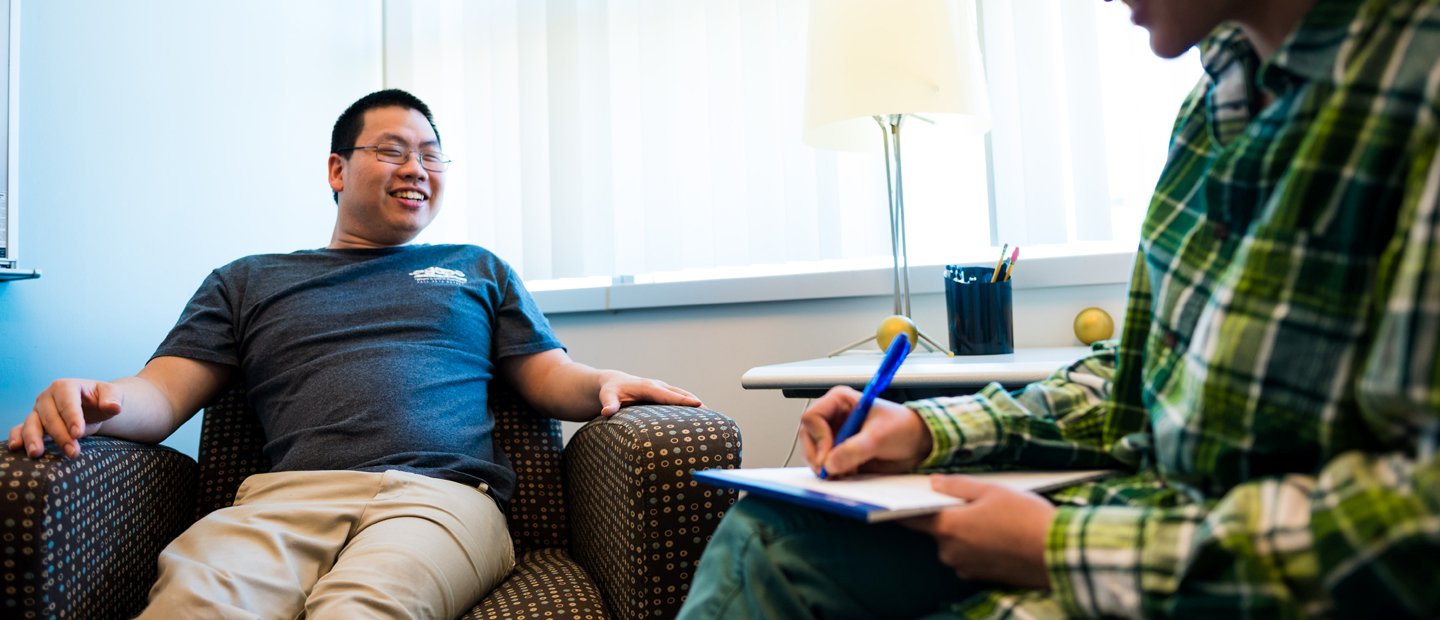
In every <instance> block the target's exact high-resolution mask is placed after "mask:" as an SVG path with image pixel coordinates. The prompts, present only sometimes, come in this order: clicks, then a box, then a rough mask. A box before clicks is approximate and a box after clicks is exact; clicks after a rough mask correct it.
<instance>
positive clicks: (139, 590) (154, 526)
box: [0, 437, 196, 619]
mask: <svg viewBox="0 0 1440 620" xmlns="http://www.w3.org/2000/svg"><path fill="white" fill-rule="evenodd" d="M46 448H47V450H48V451H47V453H46V454H45V456H44V457H42V458H40V459H31V458H30V457H28V456H25V455H24V454H21V453H15V452H10V451H9V450H0V618H17V619H18V618H26V619H28V618H121V617H126V618H128V617H131V616H134V615H135V614H137V613H139V612H140V609H141V608H143V607H144V605H145V596H146V594H147V593H148V592H149V590H150V584H151V583H152V582H154V581H155V572H156V564H155V558H156V557H157V556H159V555H160V550H161V549H162V548H164V547H165V545H166V544H168V543H169V542H170V540H171V539H172V538H174V537H175V536H177V535H179V534H180V532H181V531H184V529H185V528H186V527H189V525H190V521H191V517H192V516H193V514H194V512H193V510H192V506H194V502H195V495H194V489H195V475H196V472H195V462H194V461H192V460H190V457H188V456H185V455H184V454H181V453H179V452H176V451H174V450H171V449H169V448H165V447H161V446H149V445H141V444H136V443H131V442H128V441H121V440H118V439H107V438H98V437H96V438H88V439H84V440H81V452H80V456H79V457H78V458H76V459H73V460H72V459H63V458H61V457H60V456H59V452H58V450H56V448H55V446H54V445H47V446H46Z"/></svg>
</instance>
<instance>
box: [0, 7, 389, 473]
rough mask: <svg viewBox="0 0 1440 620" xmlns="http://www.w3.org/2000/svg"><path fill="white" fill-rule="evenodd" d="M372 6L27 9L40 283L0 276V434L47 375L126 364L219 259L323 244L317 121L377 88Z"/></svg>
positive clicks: (114, 371)
mask: <svg viewBox="0 0 1440 620" xmlns="http://www.w3.org/2000/svg"><path fill="white" fill-rule="evenodd" d="M379 5H380V2H379V0H363V1H361V0H307V1H305V2H293V1H290V0H232V1H228V2H208V1H207V2H194V1H191V0H126V1H125V2H108V1H102V0H89V1H83V0H29V1H27V2H25V4H24V7H23V14H22V17H21V63H22V68H21V83H20V93H21V100H20V119H21V120H20V122H21V136H22V140H23V142H22V144H21V147H20V178H21V190H22V193H21V194H20V196H19V199H20V200H21V201H22V205H23V206H22V210H23V211H22V218H23V224H24V229H23V234H24V235H25V238H24V240H23V242H22V243H23V244H24V257H23V260H24V265H22V266H23V267H24V268H26V269H32V268H39V269H41V270H42V272H43V274H44V275H43V277H42V278H40V279H39V280H28V281H21V282H10V283H0V424H3V425H4V428H5V429H6V430H8V429H9V427H10V426H12V425H13V424H15V423H16V422H18V421H19V419H20V418H21V417H23V416H24V415H25V414H26V413H28V412H29V410H30V406H31V404H32V403H33V401H34V398H35V395H36V393H38V392H39V391H40V390H41V389H43V388H44V387H45V386H46V385H47V384H48V383H49V382H50V381H51V380H52V379H55V378H58V377H67V376H80V377H92V378H103V379H110V378H114V377H117V376H122V375H128V374H132V373H134V372H135V371H136V370H138V369H139V368H140V367H141V366H142V365H143V364H144V363H145V361H146V360H147V359H148V358H149V356H150V354H151V353H152V352H153V351H154V349H155V346H156V345H157V344H159V342H160V339H161V338H162V337H163V336H164V335H165V333H166V332H167V331H168V330H169V328H170V326H171V325H173V324H174V322H175V319H176V318H177V317H178V316H179V314H180V309H181V308H182V307H183V305H184V304H185V301H186V300H187V299H189V297H190V294H191V293H193V292H194V290H195V287H196V286H198V285H199V283H200V281H201V280H202V279H203V278H204V277H205V275H206V274H207V273H208V272H209V271H210V270H211V269H213V268H214V267H217V266H219V265H221V264H223V263H225V262H228V261H230V260H232V259H234V258H237V257H239V256H242V255H245V254H251V253H255V252H268V251H289V250H294V249H298V248H304V247H320V246H323V245H325V244H326V243H327V242H328V241H329V238H330V237H329V234H330V227H331V224H332V222H333V220H334V209H335V206H334V203H333V202H331V198H330V189H329V186H328V185H327V184H326V181H325V160H326V155H327V154H328V153H329V141H330V129H331V126H332V125H333V124H334V122H335V117H336V116H338V115H339V113H340V111H342V110H343V109H344V108H345V106H346V105H348V104H349V103H350V102H351V101H353V100H355V99H356V98H358V97H359V96H360V95H363V94H365V93H367V92H371V91H373V90H377V89H378V88H380V86H381V75H380V51H381V50H380V37H379V33H380V21H379V15H380V10H379ZM197 420H198V418H197ZM197 437H198V425H197V424H195V423H194V422H193V421H192V424H190V425H188V426H187V427H186V428H184V429H182V431H181V432H180V433H178V434H177V435H176V436H175V437H173V438H172V440H171V441H170V442H169V443H171V444H172V445H177V446H180V447H182V448H184V449H186V450H187V451H190V452H192V453H193V446H194V445H195V442H196V439H197Z"/></svg>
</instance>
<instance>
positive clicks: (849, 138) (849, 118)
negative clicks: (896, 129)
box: [803, 0, 989, 151]
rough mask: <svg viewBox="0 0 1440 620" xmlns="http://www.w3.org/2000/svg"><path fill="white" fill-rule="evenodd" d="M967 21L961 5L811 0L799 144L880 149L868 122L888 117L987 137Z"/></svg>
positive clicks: (984, 99)
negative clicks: (908, 117)
mask: <svg viewBox="0 0 1440 620" xmlns="http://www.w3.org/2000/svg"><path fill="white" fill-rule="evenodd" d="M962 2H963V3H965V4H964V5H963V9H962V5H961V4H960V3H962ZM972 15H973V11H972V10H971V8H970V6H969V0H810V32H809V47H808V53H807V57H806V83H805V125H804V127H805V129H804V136H803V139H804V140H805V143H806V144H809V145H811V146H814V147H818V148H824V149H835V150H846V151H852V150H853V151H861V150H872V149H876V148H879V147H880V146H881V145H882V144H883V141H882V140H880V139H878V138H877V134H878V133H879V132H880V128H879V127H878V126H877V125H876V124H875V121H874V120H873V118H872V117H874V116H877V115H889V114H918V115H922V116H925V117H926V118H929V119H931V120H935V121H937V122H946V123H956V124H963V125H968V126H969V127H971V128H973V129H974V130H976V131H980V132H983V131H985V130H987V129H988V128H989V105H988V95H987V94H986V92H985V78H984V73H983V70H982V68H981V65H980V52H979V46H978V45H977V43H976V36H975V26H974V22H973V18H972Z"/></svg>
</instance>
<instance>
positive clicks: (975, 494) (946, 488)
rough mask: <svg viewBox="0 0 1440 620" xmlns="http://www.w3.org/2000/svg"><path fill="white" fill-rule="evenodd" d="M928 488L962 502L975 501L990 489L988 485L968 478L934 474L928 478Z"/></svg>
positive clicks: (956, 475)
mask: <svg viewBox="0 0 1440 620" xmlns="http://www.w3.org/2000/svg"><path fill="white" fill-rule="evenodd" d="M930 488H931V489H934V490H935V492H937V493H944V494H946V495H949V496H952V497H958V498H960V499H963V500H975V499H979V498H980V496H981V495H984V494H985V492H986V491H988V490H989V489H990V485H987V484H985V483H983V482H980V481H978V480H976V479H974V478H971V477H970V476H964V475H959V474H952V475H941V474H935V475H932V476H930Z"/></svg>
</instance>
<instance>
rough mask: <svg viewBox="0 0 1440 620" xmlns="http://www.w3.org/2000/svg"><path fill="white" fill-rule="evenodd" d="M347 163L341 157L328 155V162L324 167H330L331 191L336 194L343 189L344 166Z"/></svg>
mask: <svg viewBox="0 0 1440 620" xmlns="http://www.w3.org/2000/svg"><path fill="white" fill-rule="evenodd" d="M348 163H350V162H347V161H345V158H344V157H341V156H340V155H338V154H336V153H331V154H330V160H329V161H328V162H326V165H328V166H329V167H330V190H331V191H334V192H337V193H338V192H340V191H341V190H343V189H345V164H348Z"/></svg>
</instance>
